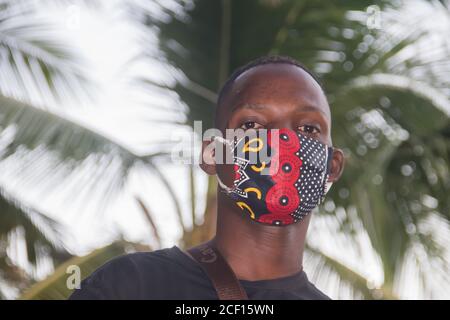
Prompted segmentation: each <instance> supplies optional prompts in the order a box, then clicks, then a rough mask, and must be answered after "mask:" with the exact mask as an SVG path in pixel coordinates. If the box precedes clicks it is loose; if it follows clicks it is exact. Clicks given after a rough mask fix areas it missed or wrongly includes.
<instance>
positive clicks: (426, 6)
mask: <svg viewBox="0 0 450 320" xmlns="http://www.w3.org/2000/svg"><path fill="white" fill-rule="evenodd" d="M449 30H450V3H449V1H426V0H410V1H365V0H355V1H325V0H323V1H322V0H315V1H306V0H246V1H238V0H186V1H181V0H160V1H156V0H155V1H152V0H123V1H118V0H108V1H106V0H103V1H102V0H84V1H83V0H72V1H70V0H39V1H37V0H36V1H35V0H0V299H64V298H66V297H68V296H69V295H70V293H71V290H70V289H69V288H68V287H67V285H66V284H67V283H66V281H67V278H68V276H69V274H70V272H69V269H70V268H69V269H68V267H69V266H71V265H77V266H79V267H80V268H81V276H82V278H84V277H86V276H88V275H89V274H90V273H91V272H92V271H93V270H95V269H96V268H97V267H99V266H100V265H102V264H103V263H105V262H106V261H107V260H109V259H111V258H112V257H114V256H117V255H120V254H124V253H128V252H134V251H150V250H157V249H160V248H166V247H170V246H173V245H178V246H179V247H181V248H184V247H189V246H192V245H194V244H197V243H200V242H202V241H205V240H208V239H209V238H210V237H211V236H212V235H213V234H214V232H215V209H216V199H215V192H216V181H215V178H214V177H208V176H206V174H204V173H203V172H201V170H200V169H199V168H198V166H197V165H189V164H180V163H173V162H172V161H171V155H172V154H173V152H174V150H175V151H176V152H181V153H184V154H190V153H192V151H193V150H195V145H196V144H197V143H198V141H199V139H200V136H199V135H193V122H194V121H195V120H200V121H202V123H203V129H207V128H208V127H209V126H211V120H212V115H213V112H214V107H215V106H214V104H215V100H216V97H217V92H218V90H219V89H220V87H221V85H222V84H223V83H224V81H225V80H226V78H227V77H228V76H229V75H230V74H231V72H232V71H233V70H234V69H235V68H237V67H239V66H241V65H243V64H245V63H247V62H248V61H250V60H252V59H254V58H257V57H259V56H262V55H266V54H282V55H289V56H291V57H294V58H296V59H298V60H300V61H301V62H302V63H304V64H305V65H306V66H307V67H309V68H310V69H312V70H313V71H315V72H316V73H317V74H318V75H319V76H320V78H321V79H322V82H323V83H324V86H325V89H326V93H327V96H328V99H329V102H330V105H331V110H332V116H333V128H332V137H333V143H334V145H335V146H338V147H340V148H342V149H343V150H344V152H345V156H346V168H345V172H344V175H343V177H342V178H341V180H340V181H339V182H338V183H335V184H334V185H333V188H332V189H331V191H330V193H329V194H328V196H327V200H326V201H325V203H324V204H323V205H322V206H321V207H320V208H319V209H318V210H316V211H315V212H314V215H313V218H312V220H311V226H310V229H309V231H308V242H307V248H306V252H305V257H304V263H305V265H304V267H305V270H306V272H307V274H308V276H309V278H310V280H311V281H312V282H313V283H314V284H315V285H316V286H317V287H318V288H319V289H321V290H322V291H324V292H325V293H326V294H328V295H329V296H330V297H332V298H333V299H449V298H450V224H449V219H450V197H449V194H450V173H449V163H450V122H449V117H450V100H449V98H450V76H449V75H450V37H449V35H448V32H449ZM186 137H193V138H192V139H191V140H188V141H186ZM183 139H184V140H183ZM181 140H183V144H182V146H183V148H181V150H178V149H180V148H179V146H180V141H181ZM193 157H195V158H196V157H197V154H194V155H193Z"/></svg>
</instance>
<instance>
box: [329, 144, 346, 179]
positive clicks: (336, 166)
mask: <svg viewBox="0 0 450 320" xmlns="http://www.w3.org/2000/svg"><path fill="white" fill-rule="evenodd" d="M344 162H345V161H344V153H343V152H342V150H341V149H338V148H333V157H332V159H331V168H330V174H329V176H328V181H330V182H336V181H338V180H339V178H340V177H341V175H342V172H343V171H344Z"/></svg>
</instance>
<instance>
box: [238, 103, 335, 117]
mask: <svg viewBox="0 0 450 320" xmlns="http://www.w3.org/2000/svg"><path fill="white" fill-rule="evenodd" d="M269 107H270V106H268V105H265V104H259V103H256V104H254V103H244V104H240V105H237V106H235V107H234V108H233V109H232V110H231V112H234V111H236V110H239V109H253V110H262V109H265V108H269ZM299 112H320V113H322V114H323V115H324V116H326V117H327V118H329V117H330V115H329V114H328V113H326V112H325V111H323V110H322V109H321V108H319V107H315V106H312V105H306V106H302V108H301V110H299Z"/></svg>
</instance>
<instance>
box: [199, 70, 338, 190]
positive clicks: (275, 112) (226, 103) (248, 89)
mask: <svg viewBox="0 0 450 320" xmlns="http://www.w3.org/2000/svg"><path fill="white" fill-rule="evenodd" d="M218 108H219V110H218V113H217V118H216V124H217V126H218V128H219V129H220V130H222V132H224V131H225V129H238V128H241V129H244V130H246V129H281V128H288V129H291V130H294V131H298V132H301V133H302V134H304V135H306V136H308V137H310V138H313V139H317V140H319V141H320V142H322V143H324V144H326V145H328V146H331V145H332V142H331V115H330V107H329V105H328V102H327V99H326V97H325V95H324V93H323V91H322V89H321V87H320V85H319V84H318V83H317V82H316V81H315V80H314V78H313V77H312V76H311V75H309V74H308V73H307V72H306V71H304V70H303V69H301V68H299V67H297V66H294V65H290V64H284V63H279V64H275V63H272V64H265V65H260V66H256V67H254V68H251V69H249V70H247V71H246V72H244V73H243V74H241V75H240V76H239V77H238V78H237V79H236V80H235V81H234V83H233V85H232V87H231V89H230V90H229V91H228V93H227V94H226V95H225V96H224V97H223V99H222V102H221V105H219V106H218ZM204 156H205V155H204ZM343 160H344V159H343V154H342V151H341V150H339V149H337V148H334V152H333V158H332V160H331V170H330V175H329V181H331V182H334V181H336V180H337V179H338V178H339V177H340V175H341V173H342V170H343V163H344V161H343ZM202 168H203V169H204V170H205V171H206V172H207V173H208V174H216V173H218V174H219V176H220V177H221V178H222V180H223V181H224V182H225V184H226V185H228V186H231V185H232V182H233V175H232V172H233V168H232V166H231V165H226V164H224V165H206V164H204V165H202Z"/></svg>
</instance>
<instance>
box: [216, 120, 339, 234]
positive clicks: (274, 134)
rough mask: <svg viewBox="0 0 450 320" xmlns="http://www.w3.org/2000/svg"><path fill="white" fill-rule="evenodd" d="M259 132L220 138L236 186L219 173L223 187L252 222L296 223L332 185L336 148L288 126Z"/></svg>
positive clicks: (319, 201)
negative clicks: (226, 149) (252, 135)
mask: <svg viewBox="0 0 450 320" xmlns="http://www.w3.org/2000/svg"><path fill="white" fill-rule="evenodd" d="M262 131H265V132H266V134H264V135H263V134H261V133H260V132H262ZM256 132H257V135H255V138H248V137H246V138H245V137H243V138H241V139H235V141H234V142H230V141H228V140H225V139H223V138H219V137H216V140H218V141H220V142H222V143H225V144H226V145H227V146H229V147H230V149H231V150H232V152H233V153H232V155H233V163H234V182H233V186H232V187H228V186H227V185H225V184H224V183H223V182H222V181H221V180H220V178H219V177H218V176H217V179H218V182H219V185H220V187H221V189H222V191H224V192H225V193H226V194H227V195H228V196H229V197H231V198H232V199H233V200H234V201H235V202H236V204H237V206H238V207H239V208H241V209H242V210H243V212H244V213H245V215H246V216H248V217H250V218H251V219H252V220H254V221H257V222H259V223H263V224H268V225H275V226H284V225H289V224H292V223H295V222H298V221H300V220H301V219H303V217H305V216H306V215H307V214H309V213H310V212H311V211H312V210H313V209H314V208H316V207H317V206H318V205H319V204H320V203H321V202H322V201H323V198H324V196H325V194H326V193H327V192H328V190H329V188H330V187H331V182H328V175H329V171H330V164H331V158H332V153H333V148H331V147H328V146H326V145H325V144H323V143H321V142H319V141H317V140H315V139H312V138H310V137H307V136H305V135H303V134H301V133H298V132H295V131H292V130H290V129H279V130H277V129H273V130H256Z"/></svg>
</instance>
